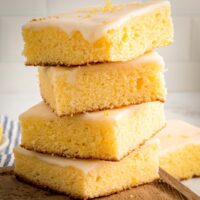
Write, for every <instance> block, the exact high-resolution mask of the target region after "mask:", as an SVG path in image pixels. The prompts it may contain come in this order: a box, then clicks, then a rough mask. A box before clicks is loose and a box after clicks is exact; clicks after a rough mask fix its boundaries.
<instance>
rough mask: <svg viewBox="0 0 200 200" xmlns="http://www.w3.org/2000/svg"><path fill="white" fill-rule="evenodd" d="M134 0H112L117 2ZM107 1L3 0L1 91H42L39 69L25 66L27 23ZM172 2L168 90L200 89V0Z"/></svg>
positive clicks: (0, 6) (167, 52)
mask: <svg viewBox="0 0 200 200" xmlns="http://www.w3.org/2000/svg"><path fill="white" fill-rule="evenodd" d="M131 1H133V0H112V2H113V3H126V2H131ZM103 3H104V1H103V0H0V93H1V92H5V91H8V92H17V91H21V92H24V91H30V92H31V91H33V92H36V91H38V88H37V86H36V85H37V78H36V76H35V74H36V72H35V69H33V68H31V69H27V68H25V67H22V65H23V64H22V62H23V61H24V58H23V56H22V55H21V52H22V49H23V40H22V36H21V27H22V25H23V24H24V23H26V22H27V21H28V20H29V19H31V18H35V17H40V16H45V15H47V14H54V13H57V12H63V11H65V10H69V9H75V8H80V7H83V6H89V5H90V6H92V5H97V4H103ZM171 3H172V10H173V20H174V25H175V38H174V44H173V45H171V46H169V47H164V48H162V49H159V50H158V51H159V52H160V54H161V55H162V56H163V57H164V60H165V61H166V67H167V68H168V69H169V72H168V73H166V79H167V83H168V90H169V91H183V90H186V91H192V90H199V91H200V82H199V80H200V79H199V74H200V70H199V69H200V0H171ZM19 62H20V63H21V64H16V65H15V64H14V63H19ZM1 63H3V64H1ZM18 65H20V66H18ZM8 77H9V80H8ZM15 80H17V82H16V81H15Z"/></svg>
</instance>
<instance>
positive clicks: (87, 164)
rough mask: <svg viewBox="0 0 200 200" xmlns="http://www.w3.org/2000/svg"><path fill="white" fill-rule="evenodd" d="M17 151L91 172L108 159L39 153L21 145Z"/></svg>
mask: <svg viewBox="0 0 200 200" xmlns="http://www.w3.org/2000/svg"><path fill="white" fill-rule="evenodd" d="M15 151H17V152H19V153H21V154H24V155H26V156H32V157H36V158H38V159H39V160H42V161H44V162H47V163H50V164H55V165H58V166H60V167H69V166H70V167H74V168H78V169H80V170H82V171H83V172H84V173H86V174H87V173H89V172H90V171H91V170H93V169H94V168H96V167H98V166H99V165H103V164H105V163H106V162H108V161H101V160H90V159H87V160H86V159H85V160H84V159H82V160H81V159H69V158H63V157H58V156H51V155H48V154H42V153H37V152H34V151H30V150H26V149H24V148H22V147H20V146H17V147H15Z"/></svg>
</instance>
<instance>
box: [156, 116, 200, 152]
mask: <svg viewBox="0 0 200 200" xmlns="http://www.w3.org/2000/svg"><path fill="white" fill-rule="evenodd" d="M158 138H159V139H160V141H161V154H165V153H168V152H170V151H173V150H176V149H177V148H181V147H183V146H185V145H187V144H200V128H198V127H195V126H193V125H191V124H188V123H186V122H183V121H179V120H169V121H168V122H167V126H166V127H165V128H164V129H163V130H162V131H161V132H160V133H159V135H158Z"/></svg>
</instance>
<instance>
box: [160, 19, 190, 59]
mask: <svg viewBox="0 0 200 200" xmlns="http://www.w3.org/2000/svg"><path fill="white" fill-rule="evenodd" d="M173 23H174V43H173V44H172V45H170V46H168V47H164V48H160V49H159V50H158V51H159V52H160V53H161V55H162V56H163V57H164V58H165V59H166V60H168V61H189V60H190V48H191V26H192V25H191V19H190V17H174V18H173Z"/></svg>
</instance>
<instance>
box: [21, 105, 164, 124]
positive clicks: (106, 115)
mask: <svg viewBox="0 0 200 200" xmlns="http://www.w3.org/2000/svg"><path fill="white" fill-rule="evenodd" d="M150 104H151V105H156V104H157V105H160V104H163V103H161V102H149V103H143V104H138V105H131V106H126V107H123V108H118V109H111V110H105V111H98V112H90V113H84V114H80V115H74V116H73V118H74V119H82V120H94V121H98V120H99V121H108V120H111V121H117V120H120V119H121V118H122V117H124V116H125V115H128V114H129V113H132V112H134V111H137V110H138V109H142V108H143V107H145V106H149V105H150ZM34 116H35V117H38V118H39V117H41V118H45V119H46V118H47V119H55V120H56V119H58V120H59V117H57V116H56V114H55V113H54V112H53V111H51V109H49V108H48V106H47V105H46V104H45V103H44V102H41V103H39V104H37V105H36V106H34V107H32V108H30V109H29V110H28V111H26V112H25V113H23V114H22V115H21V116H20V117H34ZM65 117H66V118H71V116H65ZM65 117H62V118H65Z"/></svg>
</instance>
